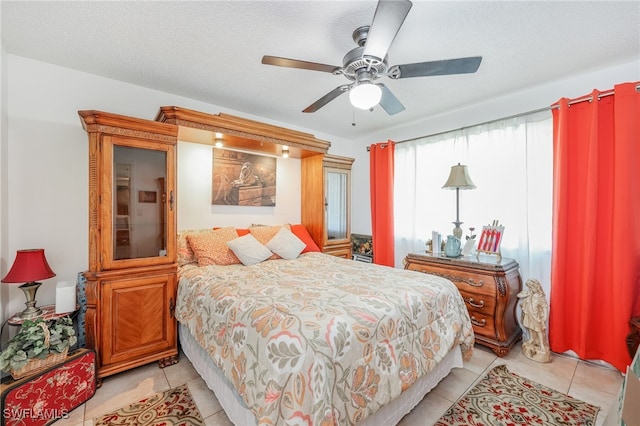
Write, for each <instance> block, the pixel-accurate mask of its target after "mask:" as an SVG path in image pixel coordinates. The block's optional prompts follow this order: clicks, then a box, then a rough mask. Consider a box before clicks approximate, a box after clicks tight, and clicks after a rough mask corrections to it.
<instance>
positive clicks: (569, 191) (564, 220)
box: [549, 83, 640, 371]
mask: <svg viewBox="0 0 640 426" xmlns="http://www.w3.org/2000/svg"><path fill="white" fill-rule="evenodd" d="M636 85H637V83H625V84H620V85H616V86H615V88H614V90H613V92H611V91H609V92H598V91H597V90H594V91H593V93H591V95H590V96H591V100H589V101H586V100H584V99H576V100H574V101H571V100H569V99H565V98H563V99H561V100H560V101H559V102H558V105H559V108H557V109H554V110H553V126H554V130H553V132H554V135H553V137H554V141H553V150H554V152H553V155H554V159H553V162H554V163H553V178H554V188H553V247H552V261H551V308H550V318H549V341H550V344H551V349H552V350H553V351H554V352H565V351H568V350H572V351H574V352H575V353H576V354H577V355H578V356H579V357H580V358H582V359H596V360H604V361H606V362H608V363H610V364H612V365H613V366H615V367H616V368H617V369H619V370H620V371H625V369H626V366H627V365H628V364H629V363H630V361H631V357H630V356H629V353H628V351H627V347H626V343H625V338H626V335H627V334H628V333H629V319H630V318H631V317H632V316H637V315H640V306H639V303H640V300H639V297H638V296H639V293H640V291H639V288H640V93H638V91H637V90H636ZM611 93H613V94H611Z"/></svg>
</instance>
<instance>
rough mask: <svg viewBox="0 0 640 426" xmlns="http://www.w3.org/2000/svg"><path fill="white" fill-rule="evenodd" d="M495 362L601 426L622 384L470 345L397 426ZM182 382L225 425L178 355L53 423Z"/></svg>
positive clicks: (70, 421)
mask: <svg viewBox="0 0 640 426" xmlns="http://www.w3.org/2000/svg"><path fill="white" fill-rule="evenodd" d="M499 364H506V365H507V368H508V369H509V370H510V371H512V372H514V373H516V374H519V375H521V376H524V377H527V378H529V379H531V380H535V381H536V382H538V383H541V384H544V385H546V386H549V387H551V388H553V389H556V390H558V391H560V392H563V393H568V394H569V395H571V396H573V397H576V398H579V399H582V400H583V401H586V402H588V403H591V404H594V405H597V406H599V407H600V408H601V410H600V412H599V414H598V420H597V425H602V423H603V421H604V418H605V417H606V415H607V412H608V410H609V407H610V406H611V404H612V403H613V402H614V400H615V399H616V397H617V394H618V391H619V389H620V384H621V382H622V375H621V374H620V373H619V372H618V371H617V370H614V369H610V368H608V367H605V366H602V365H600V364H598V363H589V362H585V361H581V360H578V359H575V358H572V357H569V356H565V355H558V354H555V355H554V358H553V362H551V363H549V364H540V363H537V362H535V361H531V360H529V359H528V358H526V357H525V356H524V355H522V353H521V351H520V345H517V346H516V347H515V348H514V350H512V351H511V353H510V354H509V355H508V356H506V357H503V358H498V357H496V356H495V354H494V353H493V352H491V351H490V350H488V349H486V348H484V347H482V346H479V345H476V348H475V351H474V354H473V357H472V358H471V360H470V361H469V362H466V363H465V365H464V368H459V369H454V370H453V371H452V372H451V374H449V375H448V376H447V377H446V378H445V379H444V380H443V381H442V382H440V384H439V385H438V386H437V387H436V388H435V389H434V390H433V391H431V392H430V393H429V394H427V396H426V397H425V398H424V399H423V400H422V402H420V404H419V405H418V406H417V407H416V408H414V409H413V411H411V413H409V414H408V415H407V416H405V417H404V418H403V419H402V421H401V422H400V426H414V425H415V426H426V425H430V424H433V423H434V422H435V421H436V420H437V419H438V418H440V416H441V415H442V414H443V413H444V412H445V411H446V410H447V409H448V408H449V407H450V406H451V405H452V404H453V403H454V402H455V401H456V400H457V399H458V398H459V397H461V396H462V395H463V394H464V393H465V392H466V391H467V390H469V389H470V388H471V387H472V386H473V385H474V384H475V382H476V381H478V380H479V379H480V378H481V377H483V376H484V375H485V374H486V372H488V371H489V370H490V369H491V368H493V367H495V366H496V365H499ZM183 383H187V385H188V386H189V390H190V392H191V395H192V396H193V398H194V400H195V402H196V404H197V406H198V409H199V410H200V414H202V417H203V418H204V419H205V424H206V425H211V426H214V425H215V426H228V425H231V422H230V421H229V420H228V419H227V416H226V415H225V414H224V412H223V411H222V408H221V407H220V404H219V403H218V401H217V400H216V397H215V396H214V394H213V392H211V391H210V390H209V389H208V388H207V385H206V384H205V383H204V381H203V380H202V379H201V378H200V377H199V376H198V373H196V371H195V370H194V369H193V367H192V366H191V363H190V362H189V360H188V359H187V358H186V357H185V356H184V355H182V354H181V357H180V362H179V363H178V364H176V365H172V366H170V367H167V368H165V369H160V368H158V365H157V364H156V363H153V364H149V365H145V366H142V367H138V368H136V369H134V370H131V371H128V372H125V373H120V374H117V375H114V376H110V377H107V378H105V379H104V381H103V384H102V387H101V388H100V389H98V391H97V392H96V394H95V395H94V396H93V398H91V399H90V400H89V401H87V402H86V403H85V404H83V405H82V406H80V407H78V408H77V409H75V410H74V411H72V412H71V414H70V416H69V418H67V419H62V420H59V421H58V422H56V425H57V426H76V425H84V426H92V425H93V418H95V417H96V416H98V415H100V414H104V413H106V412H109V411H112V410H115V409H118V408H120V407H122V406H124V405H127V404H130V403H132V402H135V401H138V400H140V399H142V398H144V397H146V396H148V395H150V394H153V393H155V392H161V391H165V390H167V389H170V388H172V387H174V386H177V385H180V384H183Z"/></svg>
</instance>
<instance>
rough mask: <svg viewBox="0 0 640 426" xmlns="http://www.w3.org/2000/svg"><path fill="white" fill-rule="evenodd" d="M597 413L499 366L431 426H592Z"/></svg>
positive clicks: (587, 405) (578, 401)
mask: <svg viewBox="0 0 640 426" xmlns="http://www.w3.org/2000/svg"><path fill="white" fill-rule="evenodd" d="M599 410H600V408H599V407H596V406H593V405H591V404H587V403H586V402H583V401H580V400H578V399H575V398H572V397H570V396H568V395H565V394H563V393H560V392H558V391H555V390H553V389H551V388H548V387H546V386H543V385H541V384H538V383H535V382H532V381H531V380H528V379H525V378H523V377H520V376H518V375H516V374H514V373H512V372H510V371H509V370H507V367H506V366H504V365H499V366H497V367H495V368H494V369H493V370H491V371H490V372H489V374H488V375H487V376H486V377H484V378H483V379H482V380H480V381H479V382H478V383H477V384H476V385H475V386H474V387H473V389H471V390H470V391H469V392H468V393H467V394H466V395H465V396H464V397H463V398H461V399H460V400H458V402H456V403H455V404H454V405H453V406H452V407H451V408H449V410H447V412H446V413H444V415H443V416H442V417H441V418H440V420H438V422H436V423H435V425H434V426H462V425H465V426H470V425H472V426H515V425H526V426H530V425H569V426H573V425H575V426H578V425H580V426H593V425H595V424H596V417H597V415H598V411H599Z"/></svg>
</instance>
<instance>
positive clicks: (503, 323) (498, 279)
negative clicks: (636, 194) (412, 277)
mask: <svg viewBox="0 0 640 426" xmlns="http://www.w3.org/2000/svg"><path fill="white" fill-rule="evenodd" d="M518 266H519V265H518V262H516V261H515V260H514V259H507V258H502V260H501V261H498V260H497V259H496V257H495V256H485V255H481V256H480V257H479V258H476V257H475V256H474V257H458V258H450V257H446V256H433V255H430V254H415V253H411V254H409V255H407V257H405V259H404V268H405V269H409V270H413V271H419V272H424V273H427V274H433V275H438V276H440V277H443V278H446V279H448V280H451V281H452V282H453V283H454V284H455V285H456V287H458V290H459V291H460V294H461V295H462V298H463V299H464V301H465V304H466V306H467V309H468V311H469V316H470V317H471V323H472V324H473V331H474V333H475V337H476V342H477V343H479V344H481V345H484V346H487V347H489V348H491V349H492V350H493V351H494V352H495V353H496V355H498V356H500V357H502V356H505V355H507V354H508V353H509V351H510V350H511V347H512V346H513V345H514V344H515V343H516V342H517V341H518V340H519V339H520V338H521V337H522V330H521V329H520V326H519V324H518V322H517V319H516V304H517V302H518V293H519V292H520V290H521V289H522V278H521V277H520V272H519V271H518Z"/></svg>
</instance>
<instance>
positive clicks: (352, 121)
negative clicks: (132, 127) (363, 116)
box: [351, 107, 356, 127]
mask: <svg viewBox="0 0 640 426" xmlns="http://www.w3.org/2000/svg"><path fill="white" fill-rule="evenodd" d="M351 111H352V113H353V120H351V125H352V126H353V127H356V109H355V108H353V107H351Z"/></svg>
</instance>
